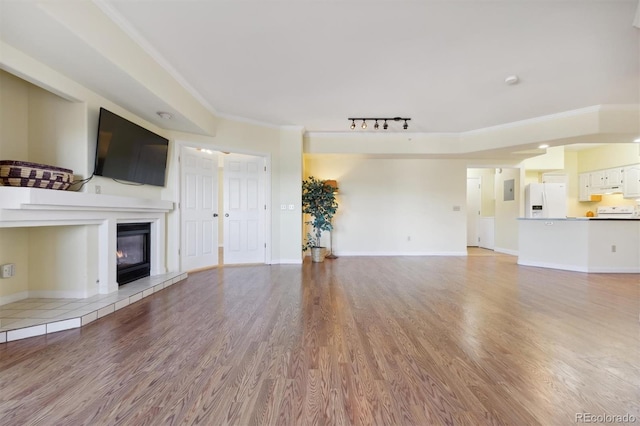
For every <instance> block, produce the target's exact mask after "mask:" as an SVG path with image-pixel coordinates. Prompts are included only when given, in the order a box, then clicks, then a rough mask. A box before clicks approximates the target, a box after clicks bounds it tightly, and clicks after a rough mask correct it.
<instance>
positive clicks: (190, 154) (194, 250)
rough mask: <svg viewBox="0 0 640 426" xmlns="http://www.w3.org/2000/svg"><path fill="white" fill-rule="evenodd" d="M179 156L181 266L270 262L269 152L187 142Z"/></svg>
mask: <svg viewBox="0 0 640 426" xmlns="http://www.w3.org/2000/svg"><path fill="white" fill-rule="evenodd" d="M179 162H180V177H181V190H180V193H181V196H180V200H181V201H180V218H181V219H180V222H181V226H180V229H181V231H180V234H181V238H180V241H181V243H180V247H181V249H180V254H181V255H180V263H181V268H182V270H186V271H194V270H199V269H208V268H211V267H215V266H218V265H222V264H225V265H230V264H249V263H254V264H255V263H268V261H269V257H268V255H267V253H268V243H269V238H268V235H269V230H270V223H269V221H268V220H267V217H268V213H269V204H268V202H267V200H268V196H267V194H268V190H269V188H268V185H267V182H269V181H270V179H269V174H270V172H269V169H268V167H267V165H268V157H266V156H264V155H254V154H241V153H231V152H223V151H218V150H214V149H211V148H206V149H205V148H202V147H197V146H189V145H183V146H182V147H181V149H180V160H179Z"/></svg>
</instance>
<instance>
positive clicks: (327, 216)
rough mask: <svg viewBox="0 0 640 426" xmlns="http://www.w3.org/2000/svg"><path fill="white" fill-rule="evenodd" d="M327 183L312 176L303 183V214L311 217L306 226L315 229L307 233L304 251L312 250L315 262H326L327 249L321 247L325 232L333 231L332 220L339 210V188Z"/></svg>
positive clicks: (312, 257)
mask: <svg viewBox="0 0 640 426" xmlns="http://www.w3.org/2000/svg"><path fill="white" fill-rule="evenodd" d="M325 182H326V181H324V180H320V179H316V178H314V177H313V176H310V177H309V178H308V179H305V180H303V181H302V213H306V214H309V215H311V220H309V221H306V222H305V224H307V225H311V226H312V227H313V234H311V233H310V232H307V239H306V242H305V244H304V245H303V246H302V250H303V251H306V250H311V259H312V260H313V261H314V262H322V261H324V255H325V252H326V249H325V247H322V246H320V238H321V237H322V232H323V231H331V230H332V229H333V226H332V225H331V219H332V218H333V215H334V214H335V213H336V210H337V209H338V203H337V202H336V197H335V195H334V191H335V190H336V189H337V188H334V187H332V186H329V185H327V184H326V183H325Z"/></svg>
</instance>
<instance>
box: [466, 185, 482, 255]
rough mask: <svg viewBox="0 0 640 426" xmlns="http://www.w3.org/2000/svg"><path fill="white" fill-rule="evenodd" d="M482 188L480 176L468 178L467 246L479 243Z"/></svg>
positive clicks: (474, 245)
mask: <svg viewBox="0 0 640 426" xmlns="http://www.w3.org/2000/svg"><path fill="white" fill-rule="evenodd" d="M481 197H482V190H481V188H480V178H479V177H473V178H467V246H473V247H476V246H477V245H478V219H480V201H481Z"/></svg>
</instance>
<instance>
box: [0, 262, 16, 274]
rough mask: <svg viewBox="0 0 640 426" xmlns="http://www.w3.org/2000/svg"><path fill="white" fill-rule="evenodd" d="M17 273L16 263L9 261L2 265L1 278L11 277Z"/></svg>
mask: <svg viewBox="0 0 640 426" xmlns="http://www.w3.org/2000/svg"><path fill="white" fill-rule="evenodd" d="M15 273H16V265H15V264H13V263H7V264H4V265H2V266H0V278H11V277H12V276H14V275H15Z"/></svg>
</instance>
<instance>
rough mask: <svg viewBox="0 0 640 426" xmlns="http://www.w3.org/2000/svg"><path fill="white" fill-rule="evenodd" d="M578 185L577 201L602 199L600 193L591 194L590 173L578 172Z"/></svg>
mask: <svg viewBox="0 0 640 426" xmlns="http://www.w3.org/2000/svg"><path fill="white" fill-rule="evenodd" d="M578 185H579V187H578V201H602V195H596V194H592V192H593V191H592V189H591V173H580V174H579V175H578Z"/></svg>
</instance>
